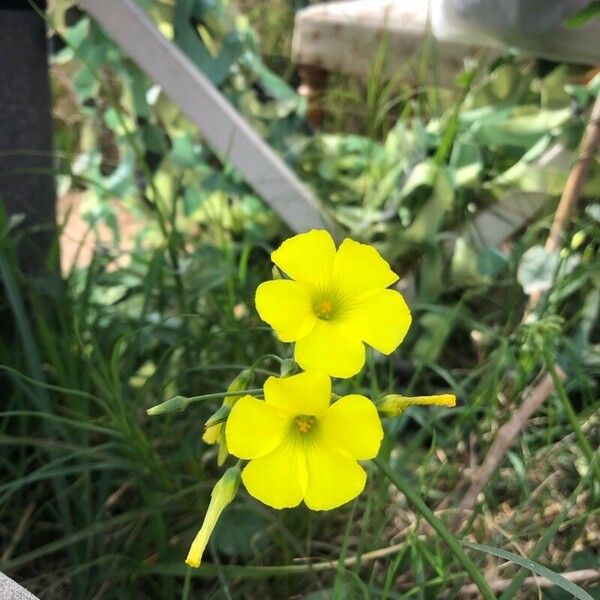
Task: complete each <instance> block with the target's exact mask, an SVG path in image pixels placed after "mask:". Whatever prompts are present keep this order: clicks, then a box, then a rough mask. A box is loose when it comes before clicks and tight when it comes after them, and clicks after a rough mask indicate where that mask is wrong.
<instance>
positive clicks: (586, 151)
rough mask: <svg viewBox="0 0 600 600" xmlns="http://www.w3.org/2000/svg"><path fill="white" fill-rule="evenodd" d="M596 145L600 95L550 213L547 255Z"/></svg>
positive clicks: (556, 244)
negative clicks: (553, 211) (552, 215)
mask: <svg viewBox="0 0 600 600" xmlns="http://www.w3.org/2000/svg"><path fill="white" fill-rule="evenodd" d="M599 147H600V94H598V96H597V97H596V101H595V102H594V106H593V108H592V113H591V115H590V120H589V121H588V124H587V126H586V128H585V132H584V134H583V138H582V140H581V144H580V146H579V158H578V159H577V162H576V163H575V164H574V165H573V168H572V169H571V172H570V173H569V178H568V179H567V183H566V185H565V189H564V190H563V193H562V196H561V197H560V201H559V203H558V206H557V208H556V212H555V213H554V219H553V221H552V226H551V228H550V234H549V235H548V239H547V240H546V245H545V249H546V252H547V253H548V254H550V253H551V252H555V251H556V250H558V249H559V248H560V247H561V245H562V241H563V234H564V231H565V228H566V226H567V224H568V222H569V219H570V218H571V215H572V213H573V211H574V210H575V207H576V206H577V202H578V200H579V197H580V195H581V192H582V190H583V186H584V185H585V182H586V180H587V176H588V173H589V171H590V168H591V166H592V164H593V162H594V157H595V156H596V152H597V151H598V148H599ZM541 298H542V293H541V292H538V291H536V292H534V293H533V294H531V296H530V297H529V302H528V304H527V308H526V309H525V316H524V317H523V321H526V320H527V317H528V315H530V314H531V313H532V312H533V311H534V310H535V308H536V306H537V305H538V303H539V301H540V299H541Z"/></svg>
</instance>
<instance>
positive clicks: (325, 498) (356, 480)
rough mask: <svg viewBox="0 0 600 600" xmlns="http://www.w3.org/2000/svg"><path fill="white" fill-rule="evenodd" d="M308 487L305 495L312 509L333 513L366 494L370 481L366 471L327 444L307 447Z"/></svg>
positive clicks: (306, 501)
mask: <svg viewBox="0 0 600 600" xmlns="http://www.w3.org/2000/svg"><path fill="white" fill-rule="evenodd" d="M306 468H307V472H308V487H307V490H306V494H305V495H304V502H305V503H306V506H308V508H310V509H312V510H330V509H332V508H336V507H338V506H341V505H342V504H345V503H346V502H349V501H350V500H352V499H353V498H356V496H358V494H360V493H361V492H362V490H363V489H364V487H365V483H366V481H367V474H366V473H365V471H364V469H363V468H362V467H361V466H360V465H359V464H358V463H357V462H356V461H355V460H354V459H353V458H348V457H347V456H343V455H342V454H339V453H338V452H336V451H335V449H334V448H332V447H330V446H328V445H327V444H323V443H320V442H319V441H317V442H316V443H314V444H310V445H308V444H307V445H306Z"/></svg>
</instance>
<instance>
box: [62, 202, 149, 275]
mask: <svg viewBox="0 0 600 600" xmlns="http://www.w3.org/2000/svg"><path fill="white" fill-rule="evenodd" d="M84 200H85V195H84V194H83V193H78V192H70V193H68V194H66V195H65V196H63V197H62V198H60V199H59V200H58V203H57V210H56V213H57V221H58V224H59V226H60V227H61V236H60V252H61V256H60V262H61V270H62V272H63V274H66V273H68V272H69V271H70V270H71V269H72V268H73V266H74V265H78V266H85V265H87V264H89V262H90V260H91V258H92V255H93V252H94V248H96V247H97V246H105V247H106V249H107V250H108V249H110V250H113V251H114V250H115V248H114V244H113V234H112V231H111V230H110V228H109V227H107V226H105V225H100V226H99V227H98V231H97V233H96V232H94V231H92V230H90V226H89V224H88V223H87V222H86V221H85V220H84V219H83V218H82V216H81V205H82V203H83V201H84ZM117 213H118V222H119V231H120V234H121V240H120V245H119V248H118V251H119V252H118V254H119V256H120V258H119V261H120V260H126V259H127V255H128V253H129V252H131V251H132V250H133V247H134V244H133V237H134V236H135V234H137V233H138V232H139V231H141V230H142V229H143V228H144V224H143V223H141V222H139V220H137V219H136V217H135V216H134V215H132V214H131V213H130V212H128V211H127V210H126V209H125V208H123V207H122V206H119V205H118V206H117Z"/></svg>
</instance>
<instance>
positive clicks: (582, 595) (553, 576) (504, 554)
mask: <svg viewBox="0 0 600 600" xmlns="http://www.w3.org/2000/svg"><path fill="white" fill-rule="evenodd" d="M463 543H464V545H465V546H468V547H469V548H473V550H479V551H480V552H486V553H487V554H492V555H493V556H497V557H498V558H504V559H505V560H509V561H510V562H513V563H515V564H516V565H519V566H520V567H524V568H525V569H529V570H530V571H531V572H532V573H535V574H536V575H539V576H540V577H544V578H545V579H547V580H548V581H551V582H552V583H553V584H554V585H555V586H557V587H560V588H562V589H563V590H565V592H569V594H573V596H575V598H577V599H578V600H594V599H593V598H592V597H591V596H590V595H589V594H588V593H587V592H586V591H585V590H583V589H581V588H580V587H579V586H578V585H575V584H574V583H573V582H572V581H569V580H568V579H565V578H564V577H563V576H562V575H560V574H559V573H556V572H555V571H553V570H552V569H549V568H548V567H544V565H540V563H537V562H535V561H533V560H531V559H529V558H524V557H522V556H519V555H518V554H514V553H513V552H508V551H507V550H502V549H501V548H494V547H492V546H486V545H485V544H475V543H474V542H463Z"/></svg>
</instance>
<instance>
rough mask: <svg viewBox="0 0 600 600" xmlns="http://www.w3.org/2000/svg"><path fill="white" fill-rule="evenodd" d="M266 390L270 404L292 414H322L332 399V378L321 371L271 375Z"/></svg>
mask: <svg viewBox="0 0 600 600" xmlns="http://www.w3.org/2000/svg"><path fill="white" fill-rule="evenodd" d="M264 390H265V399H266V402H267V404H268V405H269V406H272V407H274V408H276V409H279V410H282V411H286V412H287V413H289V414H291V415H320V414H321V413H323V412H324V411H325V410H327V407H328V406H329V403H330V401H331V379H329V377H328V376H327V375H326V374H325V373H323V372H319V371H305V372H304V373H299V374H298V375H292V376H291V377H269V378H268V379H267V381H265V385H264Z"/></svg>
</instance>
